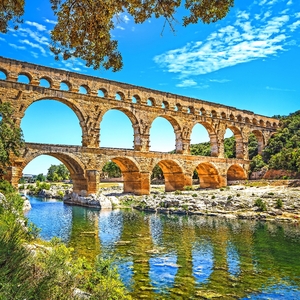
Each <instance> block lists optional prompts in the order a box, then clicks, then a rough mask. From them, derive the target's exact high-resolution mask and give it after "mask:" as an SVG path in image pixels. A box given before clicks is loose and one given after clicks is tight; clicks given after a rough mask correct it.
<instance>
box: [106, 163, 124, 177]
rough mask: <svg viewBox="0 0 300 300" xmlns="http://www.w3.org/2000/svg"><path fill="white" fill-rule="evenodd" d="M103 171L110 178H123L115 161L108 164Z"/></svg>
mask: <svg viewBox="0 0 300 300" xmlns="http://www.w3.org/2000/svg"><path fill="white" fill-rule="evenodd" d="M102 171H103V172H104V173H107V175H108V177H109V178H118V177H121V176H122V172H121V170H120V168H119V167H118V165H117V164H115V163H114V162H113V161H109V162H107V163H106V164H105V165H104V167H103V168H102Z"/></svg>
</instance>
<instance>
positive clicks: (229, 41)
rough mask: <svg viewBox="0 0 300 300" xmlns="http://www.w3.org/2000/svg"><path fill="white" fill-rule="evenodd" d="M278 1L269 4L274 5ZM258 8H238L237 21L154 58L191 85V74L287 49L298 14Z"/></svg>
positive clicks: (199, 73) (267, 55) (261, 2)
mask: <svg viewBox="0 0 300 300" xmlns="http://www.w3.org/2000/svg"><path fill="white" fill-rule="evenodd" d="M270 2H271V4H270ZM276 2H277V1H269V2H268V3H269V4H270V5H273V4H274V3H276ZM266 3H267V1H266V0H261V1H260V2H259V3H258V4H259V5H263V4H266ZM259 10H260V11H259V14H257V6H256V7H255V8H254V9H253V13H252V12H251V11H250V12H245V11H239V12H238V13H237V14H236V21H235V22H231V25H227V26H224V27H222V28H219V29H218V30H216V31H214V32H212V33H211V34H210V35H209V36H207V38H206V39H204V40H202V41H196V42H191V43H187V44H186V45H185V46H183V47H181V48H177V49H173V50H169V51H167V52H165V53H163V54H160V55H157V56H155V57H154V58H153V59H154V61H155V62H156V63H157V64H159V65H160V67H162V68H165V69H166V71H168V72H170V73H176V74H178V78H179V79H180V80H181V81H182V82H180V83H179V85H178V86H183V85H184V84H187V85H188V84H189V83H191V85H190V86H192V85H195V84H192V82H194V81H193V80H192V79H190V77H191V76H197V75H201V74H207V73H211V72H214V71H217V70H220V69H222V68H226V67H231V66H234V65H237V64H241V63H246V62H250V61H252V60H257V59H263V58H266V57H269V56H273V55H277V54H279V53H280V52H282V51H286V50H287V47H288V46H291V45H290V44H289V43H290V42H291V40H292V37H291V32H292V31H293V30H296V29H298V26H300V21H299V25H298V21H296V22H295V15H294V16H292V15H290V16H289V15H288V14H282V11H281V12H278V13H277V14H274V13H273V12H272V10H271V9H270V6H267V7H261V8H259ZM254 11H255V12H254ZM274 11H275V10H274ZM277 11H278V10H277ZM271 12H272V13H271ZM254 16H256V17H254ZM293 21H294V22H293ZM212 82H214V81H212ZM215 82H217V81H215ZM197 87H198V86H197Z"/></svg>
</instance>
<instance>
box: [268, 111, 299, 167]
mask: <svg viewBox="0 0 300 300" xmlns="http://www.w3.org/2000/svg"><path fill="white" fill-rule="evenodd" d="M280 122H281V126H280V128H279V129H278V130H277V132H276V133H275V134H274V135H273V136H272V137H271V138H270V140H269V142H268V145H267V146H266V147H265V148H264V150H263V154H262V157H263V160H264V162H265V163H266V164H268V165H269V169H275V170H279V169H283V170H288V171H295V172H300V110H298V111H296V112H295V113H291V114H290V115H288V116H286V117H281V118H280Z"/></svg>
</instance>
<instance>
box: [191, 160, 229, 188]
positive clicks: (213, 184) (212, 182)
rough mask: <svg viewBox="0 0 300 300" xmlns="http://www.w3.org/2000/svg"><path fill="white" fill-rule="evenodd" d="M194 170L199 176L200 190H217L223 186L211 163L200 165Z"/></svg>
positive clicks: (216, 170)
mask: <svg viewBox="0 0 300 300" xmlns="http://www.w3.org/2000/svg"><path fill="white" fill-rule="evenodd" d="M195 169H196V171H197V173H198V176H199V183H200V188H219V187H221V186H224V185H225V184H224V183H223V180H222V177H221V176H220V175H219V172H218V169H217V168H216V167H215V166H214V165H213V164H212V163H209V162H203V163H200V164H198V165H197V166H196V168H195Z"/></svg>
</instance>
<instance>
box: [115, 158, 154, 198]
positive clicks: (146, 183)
mask: <svg viewBox="0 0 300 300" xmlns="http://www.w3.org/2000/svg"><path fill="white" fill-rule="evenodd" d="M111 161H113V162H114V163H115V164H117V165H118V166H119V168H120V169H121V172H122V175H123V180H124V193H134V194H137V195H143V194H149V191H150V178H149V173H141V171H140V167H139V165H138V163H137V162H136V161H134V160H133V159H131V158H127V157H113V158H111Z"/></svg>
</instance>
